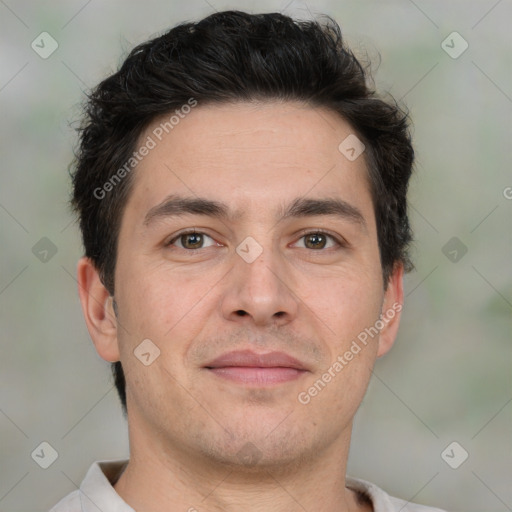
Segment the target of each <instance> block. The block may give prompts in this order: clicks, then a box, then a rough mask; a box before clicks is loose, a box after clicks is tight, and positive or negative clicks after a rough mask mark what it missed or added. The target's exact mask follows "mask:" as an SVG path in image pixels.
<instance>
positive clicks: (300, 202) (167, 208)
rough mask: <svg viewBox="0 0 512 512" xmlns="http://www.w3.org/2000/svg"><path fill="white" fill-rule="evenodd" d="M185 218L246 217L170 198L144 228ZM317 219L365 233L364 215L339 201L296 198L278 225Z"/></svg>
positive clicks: (196, 200) (198, 200)
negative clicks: (331, 218) (338, 222)
mask: <svg viewBox="0 0 512 512" xmlns="http://www.w3.org/2000/svg"><path fill="white" fill-rule="evenodd" d="M182 215H206V216H208V217H213V218H217V219H220V220H226V221H234V220H235V219H237V220H240V219H241V218H242V216H243V214H242V213H241V212H239V211H231V210H230V208H229V206H228V205H227V204H225V203H221V202H219V201H214V200H211V199H206V198H202V197H183V196H177V195H170V196H168V197H166V198H165V199H164V200H163V201H162V202H161V203H159V204H157V205H156V206H154V207H152V208H151V209H150V210H149V211H148V212H147V214H146V216H145V217H144V225H145V226H147V225H149V224H150V223H151V222H153V221H154V220H157V219H162V218H167V217H179V216H182ZM317 215H324V216H336V217H339V218H341V219H343V220H348V221H350V222H353V223H355V224H359V225H360V226H361V227H362V228H363V229H365V230H366V221H365V219H364V216H363V214H362V213H361V211H360V210H359V209H358V208H356V207H355V206H353V205H351V204H350V203H347V202H346V201H344V200H342V199H339V198H323V199H307V198H305V197H297V198H296V199H294V200H293V201H292V202H291V203H290V204H289V205H288V206H286V207H281V208H280V209H279V210H278V212H277V215H276V221H277V222H280V221H282V220H284V219H288V218H294V217H311V216H317Z"/></svg>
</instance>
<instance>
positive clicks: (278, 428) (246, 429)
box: [78, 102, 403, 512]
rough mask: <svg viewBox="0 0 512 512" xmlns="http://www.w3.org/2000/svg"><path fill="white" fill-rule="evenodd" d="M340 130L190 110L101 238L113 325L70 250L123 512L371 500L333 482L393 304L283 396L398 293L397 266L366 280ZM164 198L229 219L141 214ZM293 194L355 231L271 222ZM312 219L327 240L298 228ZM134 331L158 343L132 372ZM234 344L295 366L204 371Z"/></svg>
mask: <svg viewBox="0 0 512 512" xmlns="http://www.w3.org/2000/svg"><path fill="white" fill-rule="evenodd" d="M160 122H161V120H158V119H157V120H155V121H154V122H153V123H152V125H151V126H149V127H148V129H147V130H146V132H145V133H144V134H142V136H141V138H140V140H141V141H144V140H146V138H147V136H148V135H151V133H152V130H153V129H154V128H155V127H157V126H158V124H159V123H160ZM351 133H353V130H352V129H351V127H350V125H348V124H347V123H346V122H345V121H344V120H343V119H341V118H340V117H339V116H338V115H337V114H335V113H333V112H330V111H327V110H323V109H318V108H312V107H309V106H305V105H301V104H298V103H291V102H287V103H277V102H264V103H238V104H229V105H228V104H223V105H206V106H202V105H198V106H197V107H196V108H195V109H193V110H192V111H191V113H190V114H188V115H187V116H186V117H185V118H184V119H183V120H181V121H180V123H179V124H178V125H176V126H175V127H174V129H173V130H172V131H171V132H169V134H168V135H167V136H166V137H165V138H164V139H163V140H162V141H161V142H158V144H157V146H156V147H155V148H154V149H152V150H151V151H150V152H149V154H148V155H147V156H146V157H145V158H144V159H143V160H142V161H141V162H140V163H139V164H138V166H137V169H136V171H135V175H134V176H133V177H134V183H133V189H132V192H131V195H130V197H129V199H128V202H127V205H126V209H125V211H124V214H123V218H122V222H121V229H120V234H119V245H118V259H117V262H116V271H115V287H116V290H115V300H116V303H117V309H118V311H117V312H118V316H117V318H116V316H115V315H114V312H113V308H112V299H111V298H110V297H109V294H108V292H107V290H106V289H105V287H104V286H103V285H102V283H101V281H100V279H99V276H98V272H97V271H96V269H95V267H94V265H93V264H92V262H91V261H90V260H88V259H87V258H82V259H81V260H80V262H79V264H78V279H79V289H80V298H81V302H82V307H83V311H84V315H85V319H86V322H87V326H88V329H89V332H90V334H91V337H92V339H93V341H94V344H95V347H96V350H97V351H98V354H99V355H100V356H101V357H102V358H103V359H105V360H106V361H118V360H120V361H121V362H122V365H123V368H124V371H125V375H126V380H127V403H128V424H129V437H130V462H129V464H128V466H127V468H126V470H125V472H124V473H123V474H122V476H121V477H120V479H119V481H118V482H117V483H116V485H115V489H116V491H117V492H118V493H119V495H120V496H121V497H122V498H123V499H124V500H125V501H126V502H127V503H128V504H129V505H131V506H132V507H133V508H135V509H136V510H145V511H147V512H163V511H168V510H169V506H168V504H170V503H172V504H173V509H172V510H177V511H181V510H183V511H187V510H194V509H196V510H198V511H204V510H208V511H227V512H231V511H235V510H246V511H249V512H257V511H265V512H268V511H269V510H273V511H287V512H289V511H304V510H308V511H310V510H316V511H322V512H331V511H333V512H334V511H337V512H340V511H344V512H347V511H356V510H357V511H363V510H367V511H368V510H372V508H371V506H369V505H368V504H362V503H359V502H358V500H357V497H356V494H355V493H354V492H353V491H351V490H350V489H348V488H346V487H345V473H346V462H347V457H348V450H349V443H350V435H351V429H352V421H353V418H354V414H355V413H356V410H357V408H358V407H359V405H360V403H361V401H362V399H363V396H364V393H365V392H366V389H367V385H368V381H369V378H370V375H371V369H372V368H373V365H374V363H375V360H376V358H377V357H380V356H382V355H383V354H385V353H386V352H387V351H388V350H389V349H390V348H391V346H392V344H393V342H394V339H395V336H396V332H397V329H398V325H399V319H400V313H399V312H396V314H395V315H394V318H393V319H391V320H390V321H389V322H388V323H387V324H386V325H385V327H384V328H383V329H382V330H381V332H380V335H379V336H375V337H374V338H373V339H371V340H370V341H369V343H368V344H367V345H366V346H363V347H362V350H361V351H360V352H359V353H358V354H357V355H355V356H354V357H353V359H352V360H351V361H350V362H348V364H346V366H344V367H343V369H342V370H341V371H339V372H338V373H336V376H335V377H334V378H332V380H331V381H330V382H329V383H328V384H327V385H326V386H325V387H324V388H323V389H322V390H321V392H319V393H318V394H317V395H316V396H315V397H313V398H312V399H311V401H310V402H309V403H308V404H303V403H300V401H299V400H298V399H297V397H298V395H299V393H301V392H303V391H307V390H308V388H310V387H311V386H312V385H313V384H314V383H315V382H316V381H317V380H318V379H319V378H320V377H321V376H322V374H324V373H325V372H326V371H327V369H328V368H329V367H330V366H331V365H332V364H333V362H334V361H336V358H337V357H338V356H340V355H343V354H344V353H345V352H346V351H347V350H349V348H350V346H351V343H352V341H353V340H354V339H356V338H357V335H358V334H359V333H360V332H361V331H363V330H364V329H365V328H367V327H370V326H372V325H374V324H375V322H376V320H378V318H379V315H381V314H382V313H386V312H387V311H389V310H390V309H393V304H395V305H396V304H397V303H400V304H401V303H402V299H403V288H402V286H403V285H402V276H403V269H402V267H401V266H400V265H397V266H396V269H395V271H394V272H393V274H392V276H391V278H390V280H389V283H388V285H387V287H386V288H385V287H384V283H383V281H382V269H381V266H380V258H379V248H378V243H377V232H376V225H375V219H374V210H373V205H372V201H371V197H370V191H369V186H368V181H367V169H366V162H365V159H364V153H363V155H362V156H360V157H359V158H357V159H356V160H355V161H349V160H348V159H347V158H345V156H344V155H342V154H341V153H340V151H339V150H338V146H339V144H340V143H341V141H343V140H344V139H345V138H346V137H347V136H348V135H349V134H351ZM170 194H179V195H180V196H184V197H192V198H194V197H198V196H199V197H202V198H207V199H211V200H215V201H219V202H223V203H226V204H227V205H228V206H229V208H230V209H231V210H232V211H233V212H236V215H234V217H233V218H231V219H218V218H212V217H210V216H207V215H197V214H194V215H191V214H186V215H182V216H178V217H155V218H153V219H152V220H151V221H150V222H149V223H148V224H147V225H146V224H145V223H144V218H145V216H146V214H147V213H148V211H150V210H151V209H152V208H154V207H155V206H156V205H158V204H160V203H161V202H162V201H164V200H165V199H166V198H167V197H168V196H169V195H170ZM297 197H305V198H309V199H320V198H338V199H342V200H343V201H346V202H347V203H350V205H352V206H353V207H355V208H357V209H358V210H359V211H360V212H361V214H362V216H363V218H364V225H363V224H361V223H359V222H354V221H353V220H352V219H350V218H341V217H337V216H333V215H315V216H305V217H297V218H293V217H291V218H286V219H282V220H281V221H279V222H278V221H277V220H276V215H277V212H278V211H279V208H283V207H285V206H286V205H288V204H289V203H290V202H292V201H293V200H294V199H295V198H297ZM187 228H194V229H195V230H196V231H197V232H198V233H204V234H205V235H207V236H204V237H203V238H202V239H201V238H199V244H198V245H197V243H198V242H197V240H198V239H197V238H193V237H192V239H190V236H189V237H181V238H180V237H178V238H176V237H177V235H178V234H180V232H181V231H182V230H184V229H187ZM318 229H323V230H327V231H328V232H329V234H332V236H334V237H335V238H332V239H331V238H330V237H326V238H322V237H320V240H319V239H315V237H314V235H313V239H312V237H311V235H309V236H305V234H307V233H315V232H316V231H315V230H318ZM304 231H306V233H304ZM248 236H251V237H252V238H253V239H255V240H256V241H257V243H258V244H259V245H260V246H261V248H262V250H263V252H262V253H261V255H260V256H259V257H258V258H256V259H255V260H254V261H253V262H252V263H247V262H246V261H244V259H242V258H241V257H240V255H239V254H238V253H237V252H236V248H237V246H238V245H239V244H240V243H241V242H242V241H243V240H244V239H245V238H246V237H248ZM335 239H338V240H340V241H345V246H338V244H337V243H336V241H335ZM201 240H202V242H201ZM170 241H171V242H173V243H172V244H171V245H170V244H169V242H170ZM315 242H316V243H315ZM201 243H202V244H203V245H201ZM187 244H188V245H187ZM194 244H196V245H194ZM187 247H192V248H194V247H199V250H196V251H194V252H192V251H191V250H190V248H187ZM144 339H150V340H151V341H152V342H153V343H154V344H155V345H156V346H157V347H158V348H159V349H160V356H159V357H158V358H157V359H155V360H154V362H152V364H150V365H149V366H145V365H144V364H142V363H141V361H140V360H139V359H138V358H137V357H135V356H134V350H135V349H136V347H137V346H138V345H139V344H140V343H141V341H142V340H144ZM235 349H251V350H253V351H256V352H259V353H266V352H270V351H283V352H286V353H288V354H290V355H292V356H294V357H295V358H297V359H299V360H300V361H302V362H303V363H304V364H306V365H307V367H308V370H309V371H307V372H305V373H304V374H302V375H301V376H300V377H299V378H298V379H296V380H293V381H289V382H285V383H281V384H277V385H273V386H267V387H262V386H258V385H244V384H240V383H235V382H231V381H227V380H225V379H222V378H220V377H218V376H217V375H214V374H212V372H211V371H209V370H207V369H205V368H204V366H205V365H206V364H207V363H208V362H209V361H211V360H212V359H213V358H215V357H217V356H219V355H221V354H223V353H225V352H228V351H231V350H235ZM243 454H245V455H248V456H247V457H243Z"/></svg>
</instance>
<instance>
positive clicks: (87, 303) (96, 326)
mask: <svg viewBox="0 0 512 512" xmlns="http://www.w3.org/2000/svg"><path fill="white" fill-rule="evenodd" d="M77 278H78V293H79V295H80V302H81V303H82V311H83V313H84V317H85V323H86V324H87V329H88V331H89V334H90V336H91V338H92V341H93V343H94V346H95V347H96V351H97V352H98V354H99V355H100V357H101V358H103V359H105V361H109V362H114V361H119V359H120V356H119V347H118V342H117V321H116V317H115V314H114V308H113V298H112V297H111V296H110V294H109V292H108V290H107V289H106V288H105V286H104V285H103V283H102V282H101V279H100V276H99V273H98V271H97V270H96V267H95V266H94V264H93V263H92V261H91V260H90V259H89V258H86V257H83V258H81V259H80V260H79V262H78V266H77Z"/></svg>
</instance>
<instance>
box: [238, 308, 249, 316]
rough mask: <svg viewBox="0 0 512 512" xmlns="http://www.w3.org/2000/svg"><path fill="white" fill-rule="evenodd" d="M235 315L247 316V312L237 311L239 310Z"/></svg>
mask: <svg viewBox="0 0 512 512" xmlns="http://www.w3.org/2000/svg"><path fill="white" fill-rule="evenodd" d="M236 314H237V315H238V316H245V315H247V312H246V311H244V310H243V309H239V310H238V311H237V312H236Z"/></svg>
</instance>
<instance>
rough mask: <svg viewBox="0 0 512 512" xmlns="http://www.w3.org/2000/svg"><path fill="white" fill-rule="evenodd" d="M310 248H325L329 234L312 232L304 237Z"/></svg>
mask: <svg viewBox="0 0 512 512" xmlns="http://www.w3.org/2000/svg"><path fill="white" fill-rule="evenodd" d="M304 240H305V245H306V247H307V248H308V249H323V248H324V247H325V245H326V243H327V236H326V235H324V234H322V233H311V234H309V235H306V236H305V237H304Z"/></svg>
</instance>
